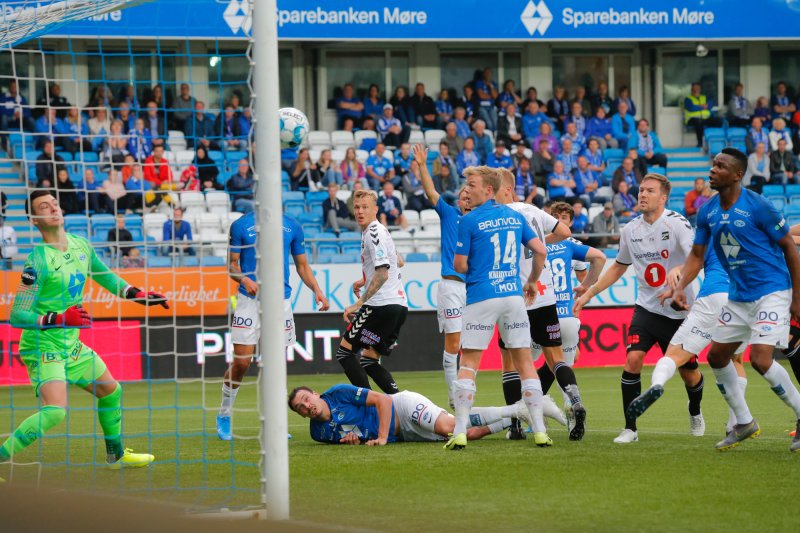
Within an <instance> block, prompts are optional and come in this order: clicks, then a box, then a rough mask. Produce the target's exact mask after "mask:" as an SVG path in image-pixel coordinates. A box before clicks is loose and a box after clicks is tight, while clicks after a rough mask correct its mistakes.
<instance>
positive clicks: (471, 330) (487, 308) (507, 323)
mask: <svg viewBox="0 0 800 533" xmlns="http://www.w3.org/2000/svg"><path fill="white" fill-rule="evenodd" d="M495 324H497V329H498V331H499V332H500V338H501V339H503V343H504V344H505V345H506V348H528V347H529V346H530V345H531V332H530V325H529V324H528V312H527V310H526V309H525V300H523V299H522V296H504V297H502V298H491V299H489V300H483V301H482V302H476V303H474V304H468V305H466V306H465V307H464V329H463V330H462V332H461V347H462V348H466V349H468V350H485V349H486V348H488V347H489V343H490V342H492V335H494V325H495Z"/></svg>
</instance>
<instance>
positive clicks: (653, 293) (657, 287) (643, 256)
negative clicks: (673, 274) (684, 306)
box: [617, 209, 694, 319]
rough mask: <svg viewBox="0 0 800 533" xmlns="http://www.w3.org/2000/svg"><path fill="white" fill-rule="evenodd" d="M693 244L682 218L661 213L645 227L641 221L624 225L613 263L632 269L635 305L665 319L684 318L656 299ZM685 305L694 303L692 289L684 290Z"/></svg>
mask: <svg viewBox="0 0 800 533" xmlns="http://www.w3.org/2000/svg"><path fill="white" fill-rule="evenodd" d="M693 242H694V231H693V230H692V226H691V224H689V221H688V220H686V218H684V217H683V215H681V214H679V213H676V212H675V211H671V210H669V209H665V210H664V212H663V213H662V214H661V216H660V217H659V218H658V220H656V221H655V222H653V223H652V224H648V223H647V222H646V221H645V220H644V217H643V216H641V217H637V218H634V219H633V220H631V221H630V222H628V224H627V225H626V226H625V227H624V228H622V231H621V232H620V241H619V254H618V255H617V263H620V264H623V265H631V264H632V265H633V268H634V270H635V271H636V279H637V281H638V283H639V286H638V295H637V297H636V305H638V306H640V307H643V308H645V309H647V310H648V311H650V312H651V313H655V314H658V315H661V316H665V317H668V318H677V319H680V318H686V314H687V313H686V311H675V310H674V309H672V307H670V305H669V303H668V302H666V303H665V304H664V305H663V306H662V305H661V303H660V302H659V301H658V295H659V294H661V293H662V292H664V291H665V290H666V289H667V288H668V286H669V284H668V283H667V273H668V272H669V271H670V270H671V269H673V268H675V267H676V266H680V265H682V264H684V263H685V262H686V258H687V257H688V256H689V252H690V251H691V249H692V244H693ZM686 297H687V302H688V303H689V305H691V304H692V302H693V301H694V289H693V288H692V287H691V286H689V287H686Z"/></svg>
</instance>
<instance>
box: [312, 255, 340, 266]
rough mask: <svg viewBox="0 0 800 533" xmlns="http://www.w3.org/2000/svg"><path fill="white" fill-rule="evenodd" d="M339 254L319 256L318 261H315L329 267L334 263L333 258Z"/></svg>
mask: <svg viewBox="0 0 800 533" xmlns="http://www.w3.org/2000/svg"><path fill="white" fill-rule="evenodd" d="M337 255H338V254H330V253H327V254H322V253H321V254H317V260H316V261H315V262H316V263H317V264H320V265H327V264H330V263H332V262H333V258H334V257H336V256H337Z"/></svg>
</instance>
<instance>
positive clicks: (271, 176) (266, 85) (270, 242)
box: [250, 0, 289, 520]
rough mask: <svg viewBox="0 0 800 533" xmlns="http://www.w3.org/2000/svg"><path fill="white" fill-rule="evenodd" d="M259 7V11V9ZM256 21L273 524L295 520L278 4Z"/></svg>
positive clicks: (263, 379) (266, 478)
mask: <svg viewBox="0 0 800 533" xmlns="http://www.w3.org/2000/svg"><path fill="white" fill-rule="evenodd" d="M256 5H257V7H256ZM250 6H251V8H250V9H251V10H252V17H253V19H252V20H253V26H252V27H253V39H254V40H253V57H254V60H255V65H253V69H254V70H253V85H254V89H255V91H254V93H253V97H254V100H255V109H254V114H253V117H254V119H255V139H256V141H255V142H256V148H255V169H254V173H255V177H256V191H255V199H256V225H257V228H258V230H257V231H258V237H257V239H258V240H257V242H258V244H257V247H258V279H259V280H260V282H261V286H260V289H259V290H260V299H259V304H260V306H261V318H262V320H261V334H260V338H259V344H258V348H259V354H261V356H262V357H261V372H260V376H259V378H260V383H259V387H260V395H259V396H260V401H261V406H260V407H261V409H260V410H261V443H262V448H261V454H262V457H261V468H262V469H261V476H262V487H263V489H262V490H263V496H264V497H265V503H266V511H267V518H268V519H269V520H288V519H289V445H288V442H287V434H288V430H289V427H288V425H289V424H288V419H287V412H286V395H287V392H286V355H285V354H286V348H285V347H284V343H283V336H284V331H283V329H284V319H283V222H282V217H283V213H282V206H281V160H280V131H279V128H280V126H279V120H278V108H279V105H280V100H279V96H278V22H277V5H276V0H258V2H255V1H251V3H250Z"/></svg>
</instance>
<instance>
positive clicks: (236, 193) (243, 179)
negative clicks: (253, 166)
mask: <svg viewBox="0 0 800 533" xmlns="http://www.w3.org/2000/svg"><path fill="white" fill-rule="evenodd" d="M254 185H255V180H253V173H252V172H250V163H248V162H247V159H241V160H240V161H239V166H238V170H237V172H236V174H234V175H233V176H231V177H230V179H229V180H228V183H226V184H225V188H226V189H228V194H230V196H231V200H232V201H233V210H234V211H239V212H240V213H249V212H250V211H252V210H253V208H254V207H255V202H254V201H253V186H254Z"/></svg>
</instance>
